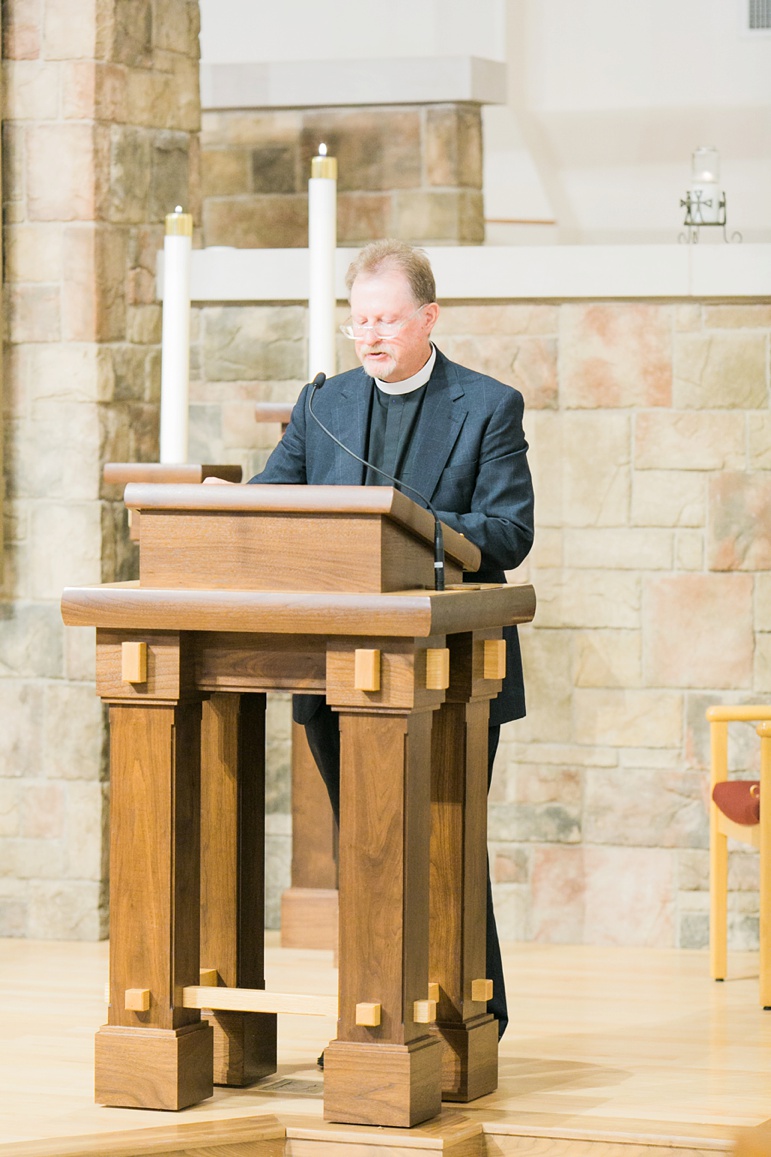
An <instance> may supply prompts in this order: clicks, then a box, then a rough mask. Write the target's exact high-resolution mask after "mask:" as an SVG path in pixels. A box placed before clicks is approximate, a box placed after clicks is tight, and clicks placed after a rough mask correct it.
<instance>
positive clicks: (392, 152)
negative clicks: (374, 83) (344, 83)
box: [300, 106, 422, 193]
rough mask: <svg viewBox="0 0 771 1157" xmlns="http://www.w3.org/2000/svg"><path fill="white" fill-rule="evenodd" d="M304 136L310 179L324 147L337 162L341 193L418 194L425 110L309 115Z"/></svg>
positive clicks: (304, 160) (303, 169)
mask: <svg viewBox="0 0 771 1157" xmlns="http://www.w3.org/2000/svg"><path fill="white" fill-rule="evenodd" d="M302 121H303V124H302V131H301V133H300V158H301V172H302V173H307V174H308V175H309V176H310V162H311V157H314V156H316V154H317V152H318V146H319V143H320V142H322V141H323V142H324V143H325V144H326V146H327V149H328V152H329V155H330V156H334V157H337V164H338V188H339V189H340V192H341V193H342V192H348V191H349V190H365V189H371V190H375V191H382V190H386V189H414V188H418V186H419V185H420V184H421V179H422V158H421V110H420V109H419V108H413V107H410V106H404V107H401V108H400V107H390V108H372V107H370V108H341V109H320V110H318V111H315V110H314V111H311V112H305V113H304V114H303V118H302Z"/></svg>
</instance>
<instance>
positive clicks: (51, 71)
mask: <svg viewBox="0 0 771 1157" xmlns="http://www.w3.org/2000/svg"><path fill="white" fill-rule="evenodd" d="M2 80H3V87H2V93H3V116H4V117H6V118H7V119H8V120H14V121H18V120H22V121H23V120H32V121H34V120H38V121H40V120H55V119H56V118H57V116H58V115H59V72H58V69H57V68H56V67H55V66H51V65H49V64H44V63H43V62H42V61H40V60H8V61H6V62H5V63H4V65H3V77H2Z"/></svg>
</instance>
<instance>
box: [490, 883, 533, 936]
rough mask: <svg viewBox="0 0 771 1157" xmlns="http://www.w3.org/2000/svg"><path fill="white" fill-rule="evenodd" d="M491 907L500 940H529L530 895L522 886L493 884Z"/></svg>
mask: <svg viewBox="0 0 771 1157" xmlns="http://www.w3.org/2000/svg"><path fill="white" fill-rule="evenodd" d="M493 906H494V908H495V923H496V926H497V928H498V935H499V936H500V938H501V939H502V940H530V939H531V936H532V932H531V919H530V916H531V907H532V901H531V895H530V889H529V888H528V887H527V886H526V885H524V884H495V885H494V886H493Z"/></svg>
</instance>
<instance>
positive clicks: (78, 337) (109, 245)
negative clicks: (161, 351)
mask: <svg viewBox="0 0 771 1157" xmlns="http://www.w3.org/2000/svg"><path fill="white" fill-rule="evenodd" d="M126 240H127V239H126V234H125V230H123V229H118V228H114V227H111V226H106V227H104V226H102V227H100V226H98V225H91V224H88V225H86V224H83V225H70V226H68V227H67V228H66V229H65V232H64V263H65V267H66V269H67V293H66V294H65V295H64V297H63V298H62V337H63V339H64V340H65V341H75V342H79V341H83V342H88V341H115V340H117V339H120V338H123V337H125V333H126V294H125V278H126Z"/></svg>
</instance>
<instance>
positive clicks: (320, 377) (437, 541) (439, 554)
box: [308, 374, 444, 591]
mask: <svg viewBox="0 0 771 1157" xmlns="http://www.w3.org/2000/svg"><path fill="white" fill-rule="evenodd" d="M326 380H327V375H326V374H316V377H315V378H314V379H313V381H312V383H311V390H310V393H309V394H308V413H309V414H310V416H311V417H312V418H313V421H314V422H315V423H316V425H317V426H320V427H321V429H322V430H323V431H324V433H325V434H326V435H327V436H328V437H330V438H331V439H332V441H333V442H334V443H335V445H336V446H339V447H340V449H341V450H345V452H346V454H350V456H351V458H355V459H356V461H357V462H361V464H362V466H366V467H367V469H369V470H374V472H375V473H376V474H379V475H380V477H381V478H385V479H386V481H387V482H391V483H393V485H394V486H396V487H397V489H400V490H409V491H410V493H411V494H416V495H417V496H418V498H419V499H420V500H421V502H425V504H426V507H427V508H428V510H429V511H430V512H431V514H433V516H434V590H435V591H443V590H444V534H443V533H442V524H441V522H440V521H439V515H438V514H437V513H436V511H435V510H434V508H433V506H432V505H431V503H430V502H429V501H428V499H427V498H426V496H425V494H421V493H420V491H419V490H416V489H415V487H414V486H409V485H408V484H407V483H406V482H401V481H400V480H399V479H398V478H394V476H393V475H392V474H386V472H385V470H381V469H380V468H379V467H378V466H373V464H372V463H371V462H368V461H367V460H366V458H360V457H359V455H358V454H354V452H353V450H350V449H349V448H348V447H347V446H346V445H345V443H343V442H341V441H340V439H339V438H336V437H335V435H334V434H333V433H332V431H331V430H328V429H327V427H326V426H325V425H324V423H323V422H322V421H321V419H320V418H319V417H317V416H316V414H315V413H314V412H313V399H314V397H315V395H316V390H320V389H321V387H322V386H323V385H324V382H325V381H326Z"/></svg>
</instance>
